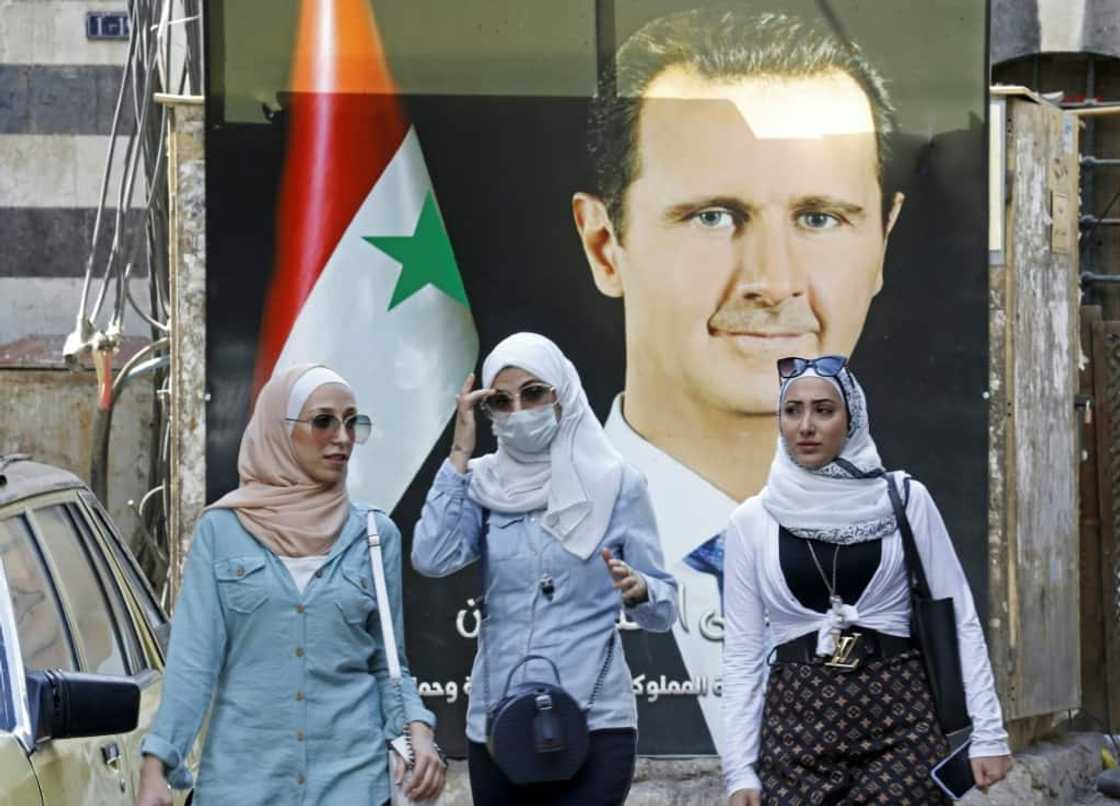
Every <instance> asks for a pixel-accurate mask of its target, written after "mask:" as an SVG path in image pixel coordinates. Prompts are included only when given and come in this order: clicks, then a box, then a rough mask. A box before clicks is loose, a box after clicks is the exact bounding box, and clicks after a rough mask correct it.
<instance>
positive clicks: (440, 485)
mask: <svg viewBox="0 0 1120 806" xmlns="http://www.w3.org/2000/svg"><path fill="white" fill-rule="evenodd" d="M470 475H471V474H470V471H468V472H467V473H465V474H461V473H459V472H458V471H457V470H456V469H455V467H454V466H453V465H452V464H451V463H450V462H449V461H445V462H444V463H443V466H442V467H441V468H440V471H439V473H438V474H437V475H436V479H435V482H434V484H433V485H432V488H431V490H430V491H429V492H428V498H427V500H426V501H425V503H424V510H423V513H422V514H421V517H420V522H419V523H418V524H417V525H416V532H415V534H414V536H413V543H412V566H413V567H414V568H415V569H416V570H417V571H418V572H419V573H421V574H423V575H424V576H430V577H442V576H447V575H448V574H452V573H454V572H456V571H458V570H459V569H461V568H463V567H464V566H466V565H469V564H470V563H472V562H475V561H476V560H477V559H478V557H479V532H480V531H481V529H482V507H481V506H479V504H477V503H476V502H474V501H472V500H471V499H470V498H469V497H468V496H467V487H468V484H469V482H470ZM539 514H540V513H535V512H529V513H526V512H521V513H512V514H511V513H506V512H491V513H490V517H489V523H490V526H489V529H488V531H487V533H486V547H487V566H486V572H487V587H486V616H485V618H484V619H483V622H482V625H481V638H482V640H481V649H480V651H479V652H478V653H476V655H475V659H474V666H473V668H472V671H471V689H470V704H469V706H468V708H467V738H468V739H470V740H471V741H472V742H483V741H485V737H486V710H487V708H490V707H492V706H493V705H494V704H495V703H496V702H497V701H498V700H499V699H500V698H501V696H502V690H503V688H504V686H505V682H506V678H507V676H508V675H509V673H510V671H511V670H512V669H513V668H514V665H515V664H516V663H517V662H518V661H519V660H520V659H521V658H522V657H524V656H525V655H528V654H539V655H544V656H546V657H548V658H550V659H551V660H552V661H553V662H554V663H555V664H556V666H557V668H558V670H559V673H560V681H561V685H562V686H563V688H564V689H565V690H567V692H568V693H569V694H571V695H572V696H573V697H574V698H575V700H576V702H578V703H579V704H580V705H581V706H584V707H586V706H587V703H588V701H589V700H590V699H591V694H592V690H593V689H594V688H595V684H596V681H597V680H598V679H599V677H600V675H601V674H602V671H603V669H604V661H605V660H606V658H607V656H608V652H609V653H610V662H609V665H607V666H606V673H605V675H603V682H602V685H601V687H600V690H599V692H598V694H597V695H596V697H595V700H594V702H593V703H592V706H591V709H590V711H589V713H588V727H589V728H590V729H591V730H599V729H604V728H629V727H636V726H637V709H636V706H635V700H634V694H633V691H632V688H631V685H632V681H631V674H630V668H629V667H628V666H627V665H626V658H625V657H624V656H623V653H622V641H621V639H620V638H619V635H618V630H617V629H616V626H615V622H616V619H617V617H618V613H619V608H620V601H621V600H620V597H619V593H618V591H617V590H616V589H615V588H614V587H613V582H614V581H613V579H612V577H611V575H610V573H609V572H608V570H607V567H606V564H605V563H604V562H603V558H602V557H601V556H600V552H601V551H602V549H603V548H609V549H610V550H611V552H612V553H613V554H614V556H615V557H618V558H621V559H624V560H625V561H626V562H627V563H628V564H629V565H630V566H631V567H632V568H633V569H635V570H636V571H638V572H639V573H641V575H642V576H643V577H644V578H645V581H646V587H647V588H648V590H649V600H648V601H646V602H643V603H642V604H640V605H637V606H636V607H633V608H627V609H626V612H627V615H628V616H629V617H630V618H631V619H633V620H634V621H636V622H637V623H638V625H639V626H641V627H642V628H644V629H647V630H652V631H655V632H667V631H668V630H669V629H670V627H671V626H672V624H673V622H674V621H675V620H676V617H677V582H676V580H675V579H674V578H673V577H672V576H671V575H670V574H668V573H667V572H666V571H665V570H664V567H663V562H662V558H661V544H660V541H659V540H658V536H657V525H656V522H655V521H654V517H653V510H652V508H651V506H650V502H649V496H648V495H647V493H646V483H645V480H644V479H643V478H642V476H641V475H640V474H639V473H638V471H636V470H634V469H633V468H631V467H629V466H627V467H626V471H625V473H624V474H623V478H622V485H621V489H620V491H619V494H618V498H617V500H616V501H615V505H614V512H613V513H612V514H611V519H610V523H609V525H608V526H607V531H606V534H605V535H604V536H603V540H602V542H601V543H600V544H599V546H598V547H597V548H596V549H595V551H594V552H593V553H592V554H591V556H590V557H588V558H587V559H586V560H581V559H580V558H579V557H577V556H575V555H574V554H572V553H571V552H569V551H568V550H566V549H565V548H564V547H563V546H562V545H561V544H560V542H559V541H558V540H556V538H554V537H553V536H552V535H550V534H549V533H548V532H547V531H545V529H544V527H543V526H542V524H541V523H540V519H539ZM545 577H548V578H549V579H550V580H551V586H549V585H548V584H547V582H546V583H545V584H543V585H542V581H544V578H545ZM549 589H551V591H552V593H551V595H549V594H548V593H547V591H548V590H549ZM483 652H485V654H486V663H485V664H484V663H483V659H482V655H483ZM484 669H486V670H487V671H488V674H487V675H486V677H485V680H484V675H483V670H484ZM537 680H545V681H549V682H552V672H551V669H549V668H548V667H547V666H546V665H545V664H543V663H542V662H540V661H533V662H531V663H529V664H526V665H525V666H522V667H521V668H520V670H519V671H518V672H517V674H515V676H514V680H513V684H514V689H513V690H516V688H517V686H518V685H521V684H524V683H526V682H529V681H537Z"/></svg>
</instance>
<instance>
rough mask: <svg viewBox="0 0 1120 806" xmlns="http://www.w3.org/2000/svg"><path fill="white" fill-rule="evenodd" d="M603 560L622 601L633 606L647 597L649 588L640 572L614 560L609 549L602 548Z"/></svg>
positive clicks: (620, 561)
mask: <svg viewBox="0 0 1120 806" xmlns="http://www.w3.org/2000/svg"><path fill="white" fill-rule="evenodd" d="M602 555H603V562H605V563H606V564H607V571H608V572H610V575H611V578H612V579H614V586H615V588H617V589H618V590H620V591H621V592H622V601H623V602H624V603H625V604H627V605H629V606H631V607H633V606H634V605H637V604H641V603H642V602H644V601H646V600H647V599H649V588H647V587H646V580H645V577H643V576H642V575H641V574H639V573H638V572H637V571H635V570H634V569H633V568H631V567H630V566H629V565H627V564H626V563H624V562H623V561H622V560H616V559H615V558H614V555H613V554H611V550H610V549H603V552H602Z"/></svg>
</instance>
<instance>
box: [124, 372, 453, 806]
mask: <svg viewBox="0 0 1120 806" xmlns="http://www.w3.org/2000/svg"><path fill="white" fill-rule="evenodd" d="M370 428H371V423H370V420H369V418H368V417H366V416H365V415H363V414H360V413H359V412H358V408H357V404H356V401H355V400H354V393H353V391H352V390H351V388H350V385H349V384H348V383H347V382H346V381H345V380H343V379H342V378H341V377H340V376H338V375H337V374H336V373H334V372H332V371H331V370H329V369H327V368H326V367H322V366H313V365H305V366H300V367H293V368H291V369H288V370H285V371H282V372H279V373H277V374H276V375H275V376H273V378H272V380H270V381H269V382H268V383H267V384H266V385H265V387H264V388H263V389H262V390H261V393H260V397H259V398H258V400H257V405H256V408H255V410H254V412H253V416H252V418H251V419H250V421H249V425H248V427H247V428H246V430H245V434H244V436H243V437H242V440H241V451H240V455H239V457H238V463H237V466H238V473H239V475H240V478H241V485H240V487H239V488H238V489H237V490H235V491H233V492H231V493H230V494H228V495H226V496H225V497H224V498H221V499H220V500H219V501H217V502H216V503H214V504H212V505H211V506H210V507H208V509H207V511H206V513H205V514H204V515H203V516H202V518H201V520H200V521H199V524H198V529H197V531H196V533H195V537H194V541H193V543H192V546H191V551H190V556H189V557H188V559H187V564H186V569H185V572H184V576H183V589H182V592H181V593H180V595H179V600H178V602H177V604H176V608H175V617H174V621H173V622H172V631H171V645H170V650H169V653H168V661H167V670H166V674H165V678H164V683H163V696H162V701H161V703H160V708H159V713H158V714H157V715H156V719H155V721H154V723H153V725H152V730H151V732H150V733H149V734H148V735H147V737H146V738H145V739H144V743H143V746H142V749H143V752H144V754H145V756H146V758H145V762H144V771H143V774H142V780H141V791H140V797H139V799H138V803H139V804H141V806H157V805H162V804H168V805H169V804H170V803H171V793H170V787H174V788H176V789H188V788H191V787H192V786H193V787H194V803H195V804H196V806H210V804H226V803H238V804H260V805H261V806H264V805H265V804H270V806H271V804H274V803H283V802H290V800H291V798H292V793H293V791H295V792H297V793H299V795H300V797H299V801H300V802H302V803H314V804H317V805H318V806H332V804H337V805H338V806H350V804H355V803H375V804H380V803H382V802H385V803H387V802H388V800H389V795H390V791H389V775H390V774H393V775H395V776H396V777H397V779H398V780H400V779H401V777H402V776H403V772H404V771H403V766H402V765H401V764H400V763H399V759H398V758H396V755H395V754H394V769H393V771H392V773H390V769H389V755H390V754H389V751H388V748H387V742H388V741H389V740H392V739H394V738H396V737H398V736H400V735H402V734H403V735H406V736H407V737H408V739H409V742H410V744H411V746H412V748H413V751H414V756H415V759H416V763H415V766H414V767H413V770H412V773H411V774H410V776H409V778H408V780H407V782H406V785H405V788H406V792H407V794H409V795H410V796H411V797H414V798H417V799H423V798H431V797H434V796H435V795H437V794H438V793H439V792H440V790H441V789H442V788H443V783H444V770H445V767H444V764H443V762H442V760H441V758H440V756H439V753H438V748H436V746H435V743H434V741H433V738H432V728H433V727H434V723H435V718H434V716H433V715H432V714H431V713H430V712H429V711H427V710H426V709H425V708H424V707H423V705H422V703H421V701H420V697H419V695H418V693H417V691H416V687H415V684H414V683H413V682H412V676H411V674H410V673H409V671H408V662H407V659H406V658H405V654H404V628H403V614H402V610H401V577H400V550H401V548H400V533H399V531H398V530H397V527H396V526H395V525H394V524H393V522H392V521H391V520H390V519H389V518H388V516H386V515H385V514H384V513H382V512H380V511H377V512H375V518H376V523H377V525H378V530H379V532H380V534H381V543H382V551H383V564H384V568H385V575H386V577H387V582H388V586H387V587H388V592H389V601H390V606H391V609H392V618H393V625H394V633H395V634H396V644H397V646H398V647H399V649H398V655H399V660H400V664H401V667H402V682H401V685H400V686H399V687H398V686H395V685H392V684H391V683H390V681H389V677H388V663H387V661H386V654H385V649H384V644H383V642H382V638H381V630H380V628H379V617H378V614H377V613H376V612H375V611H376V609H377V599H376V595H375V587H374V580H373V576H372V574H371V568H370V554H369V548H368V546H367V543H366V539H365V538H366V520H367V514H368V513H369V512H370V510H371V508H370V507H368V506H365V505H362V504H357V503H355V502H352V501H351V500H350V498H349V496H348V495H347V492H346V468H347V463H348V461H349V459H350V453H351V451H352V450H353V449H354V447H355V446H356V445H359V444H361V443H362V442H365V440H366V439H367V438H368V436H369V432H370ZM208 711H209V714H210V721H209V725H208V728H207V733H206V739H205V742H204V744H203V748H202V758H201V764H200V769H199V774H198V781H197V783H195V782H194V779H193V775H192V773H191V770H190V769H188V767H187V757H188V755H189V753H190V751H191V748H192V746H193V745H194V741H195V737H196V736H197V734H198V731H199V728H200V727H201V725H202V723H203V720H204V719H205V717H206V715H207V712H208Z"/></svg>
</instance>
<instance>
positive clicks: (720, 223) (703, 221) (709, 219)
mask: <svg viewBox="0 0 1120 806" xmlns="http://www.w3.org/2000/svg"><path fill="white" fill-rule="evenodd" d="M692 220H693V221H695V222H697V224H699V225H700V226H701V227H702V228H704V229H725V228H727V227H733V226H735V217H734V216H733V215H731V213H730V212H729V211H727V210H722V209H720V208H718V207H717V208H712V209H709V210H701V211H700V212H698V213H696V214H695V215H693V217H692Z"/></svg>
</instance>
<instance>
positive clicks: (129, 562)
mask: <svg viewBox="0 0 1120 806" xmlns="http://www.w3.org/2000/svg"><path fill="white" fill-rule="evenodd" d="M82 499H83V500H84V501H85V502H86V503H87V504H89V508H90V510H91V511H92V512H93V514H94V517H95V518H97V521H98V523H100V524H101V528H102V529H103V530H104V532H105V534H106V535H108V536H109V542H110V543H111V544H112V546H113V553H114V554H115V555H116V556H117V561H118V562H119V563H120V566H121V568H123V569H124V574H125V577H126V578H127V579H128V583H129V585H130V586H131V587H132V590H133V592H134V593H135V594H136V598H137V599H138V600H139V601H140V608H141V609H142V610H143V611H144V617H145V618H146V619H147V620H148V626H150V627H151V628H152V630H153V631H154V632H155V633H156V635H157V637H159V638H160V640H161V643H162V645H163V650H164V651H165V652H166V651H167V646H166V643H167V641H166V638H167V635H168V630H167V629H166V627H167V615H166V614H165V613H164V612H163V609H162V608H161V607H160V606H159V605H158V604H157V603H156V598H155V596H154V595H153V594H152V589H151V587H150V586H149V585H148V580H147V579H146V578H145V577H144V575H143V572H141V570H140V566H139V565H138V564H137V563H136V559H135V558H134V557H133V556H132V554H131V553H130V552H128V551H126V550H125V548H124V544H123V542H122V541H121V537H120V535H119V534H117V531H116V530H115V529H114V528H113V526H112V524H110V523H109V519H108V518H107V517H106V515H105V513H104V512H103V511H102V509H101V505H100V504H99V503H98V502H97V499H96V498H93V497H92V496H89V495H86V494H83V495H82Z"/></svg>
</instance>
